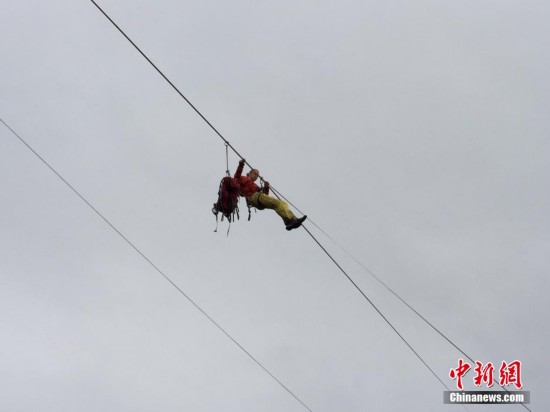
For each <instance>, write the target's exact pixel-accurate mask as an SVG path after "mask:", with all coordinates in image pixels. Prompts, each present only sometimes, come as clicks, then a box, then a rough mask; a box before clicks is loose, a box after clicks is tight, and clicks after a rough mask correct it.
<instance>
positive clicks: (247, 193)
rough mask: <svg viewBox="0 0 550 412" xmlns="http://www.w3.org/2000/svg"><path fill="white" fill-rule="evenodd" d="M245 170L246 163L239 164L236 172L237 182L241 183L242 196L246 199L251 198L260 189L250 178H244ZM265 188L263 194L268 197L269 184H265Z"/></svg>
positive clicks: (240, 191)
mask: <svg viewBox="0 0 550 412" xmlns="http://www.w3.org/2000/svg"><path fill="white" fill-rule="evenodd" d="M243 169H244V163H242V162H239V167H237V171H236V172H235V176H234V177H235V179H237V182H238V183H239V193H240V195H241V196H244V197H251V196H252V195H253V194H254V193H256V192H258V191H259V190H260V187H259V186H258V185H257V184H256V183H254V182H253V181H252V180H250V178H249V177H248V176H246V175H245V176H242V173H243ZM265 183H266V184H265V186H264V188H263V192H264V193H265V194H266V195H267V194H269V183H267V182H265Z"/></svg>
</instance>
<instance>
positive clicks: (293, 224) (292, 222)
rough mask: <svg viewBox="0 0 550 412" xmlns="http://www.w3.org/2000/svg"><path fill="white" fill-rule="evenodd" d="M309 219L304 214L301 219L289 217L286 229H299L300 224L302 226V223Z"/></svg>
mask: <svg viewBox="0 0 550 412" xmlns="http://www.w3.org/2000/svg"><path fill="white" fill-rule="evenodd" d="M306 219H307V216H306V215H304V216H302V217H301V218H299V219H296V218H294V219H289V220H288V221H287V222H285V223H286V230H292V229H297V228H299V227H300V226H302V223H303V222H304V220H306Z"/></svg>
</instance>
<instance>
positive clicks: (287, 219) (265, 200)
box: [234, 159, 307, 230]
mask: <svg viewBox="0 0 550 412" xmlns="http://www.w3.org/2000/svg"><path fill="white" fill-rule="evenodd" d="M245 163H246V161H245V160H244V159H241V160H240V161H239V166H238V167H237V171H236V172H235V175H234V178H235V179H236V180H237V182H238V184H239V194H240V195H241V196H243V197H245V198H246V201H247V203H248V204H249V205H251V206H253V207H255V208H256V209H259V210H263V209H273V210H274V211H275V212H276V213H277V214H278V215H279V216H280V217H281V218H282V219H283V222H284V223H285V227H286V230H292V229H296V228H299V227H300V226H301V225H302V223H303V222H304V220H306V218H307V216H305V215H304V216H302V217H301V218H297V217H296V216H294V214H293V213H292V212H291V211H290V209H289V208H288V204H287V203H286V202H284V201H282V200H279V199H276V198H274V197H271V196H269V182H265V183H264V187H263V188H262V189H261V190H260V187H259V186H258V185H257V184H256V183H255V182H256V180H257V179H258V177H259V176H260V172H259V171H258V170H257V169H251V170H250V171H249V172H248V173H247V174H246V175H244V176H243V175H242V173H243V169H244V165H245Z"/></svg>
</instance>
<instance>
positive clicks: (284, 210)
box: [251, 193, 296, 224]
mask: <svg viewBox="0 0 550 412" xmlns="http://www.w3.org/2000/svg"><path fill="white" fill-rule="evenodd" d="M251 201H252V204H253V205H254V206H255V207H258V208H261V207H264V208H266V209H272V210H274V211H275V213H277V214H278V215H279V216H280V217H281V218H282V219H283V221H284V222H285V224H287V223H288V222H290V221H293V220H295V219H296V216H294V213H292V211H291V210H290V209H289V208H288V204H287V203H286V202H284V201H282V200H279V199H275V198H274V197H271V196H268V195H266V194H264V193H257V194H255V195H254V196H252V198H251Z"/></svg>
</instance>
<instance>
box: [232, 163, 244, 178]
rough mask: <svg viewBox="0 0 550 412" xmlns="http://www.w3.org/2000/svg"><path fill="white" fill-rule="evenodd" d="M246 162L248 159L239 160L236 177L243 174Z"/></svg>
mask: <svg viewBox="0 0 550 412" xmlns="http://www.w3.org/2000/svg"><path fill="white" fill-rule="evenodd" d="M245 163H246V160H244V159H241V160H239V166H238V167H237V171H236V172H235V176H233V177H234V178H236V179H238V178H239V177H241V175H242V174H243V169H244V165H245Z"/></svg>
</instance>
